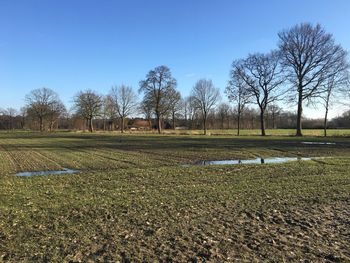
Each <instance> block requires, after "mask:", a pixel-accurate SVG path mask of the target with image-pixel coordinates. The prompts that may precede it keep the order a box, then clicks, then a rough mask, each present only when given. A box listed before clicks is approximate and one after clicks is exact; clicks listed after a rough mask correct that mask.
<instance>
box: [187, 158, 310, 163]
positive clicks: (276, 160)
mask: <svg viewBox="0 0 350 263" xmlns="http://www.w3.org/2000/svg"><path fill="white" fill-rule="evenodd" d="M310 160H311V158H308V157H276V158H267V159H263V158H256V159H251V160H220V161H208V160H207V161H199V162H196V163H194V165H226V164H230V165H235V164H272V163H286V162H292V161H310Z"/></svg>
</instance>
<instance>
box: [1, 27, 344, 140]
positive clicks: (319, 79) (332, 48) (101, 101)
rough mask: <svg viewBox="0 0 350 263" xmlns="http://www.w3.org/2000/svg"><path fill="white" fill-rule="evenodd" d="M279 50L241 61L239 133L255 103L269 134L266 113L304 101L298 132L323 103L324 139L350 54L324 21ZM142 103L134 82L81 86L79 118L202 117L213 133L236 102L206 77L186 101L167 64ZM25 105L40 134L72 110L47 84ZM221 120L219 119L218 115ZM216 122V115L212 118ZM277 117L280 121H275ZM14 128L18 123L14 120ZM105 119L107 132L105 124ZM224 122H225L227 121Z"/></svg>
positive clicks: (233, 85)
mask: <svg viewBox="0 0 350 263" xmlns="http://www.w3.org/2000/svg"><path fill="white" fill-rule="evenodd" d="M278 37H279V42H278V48H277V49H276V50H273V51H271V52H269V53H266V54H262V53H255V54H249V55H248V56H247V57H245V58H243V59H237V60H234V61H233V63H232V68H231V71H230V76H229V81H228V85H227V87H226V89H225V95H226V96H227V98H228V100H229V101H230V102H231V103H232V105H233V106H234V108H235V116H236V120H235V121H236V123H237V134H238V135H239V134H240V128H241V120H242V114H243V113H244V111H245V110H246V108H247V107H248V106H250V105H254V106H255V107H256V108H257V109H258V110H259V119H260V129H261V135H262V136H264V135H265V134H266V132H265V127H266V123H265V122H266V117H267V116H266V115H267V111H270V112H272V115H273V116H274V115H275V114H277V112H278V111H279V107H278V104H280V103H281V101H283V103H285V104H286V103H288V104H289V105H292V104H293V103H294V104H295V105H297V111H296V112H297V114H296V135H297V136H302V116H303V108H304V106H305V105H304V104H305V103H306V104H313V105H316V106H320V105H322V106H323V108H324V110H325V115H324V129H325V136H326V134H327V133H326V132H327V126H328V113H329V110H330V107H331V106H332V104H333V103H334V101H336V98H337V97H339V96H338V95H339V94H344V93H349V73H348V70H349V63H348V61H347V52H346V51H345V50H344V49H343V48H342V47H341V46H340V45H338V44H336V43H335V40H334V38H333V36H332V35H331V34H329V33H327V32H326V31H325V30H324V29H323V28H322V27H321V26H320V25H315V26H313V25H311V24H307V23H306V24H299V25H296V26H294V27H292V28H290V29H287V30H284V31H281V32H280V33H279V34H278ZM138 91H139V92H138V93H142V95H143V97H142V101H141V102H139V101H138V96H137V94H136V93H135V92H134V91H133V89H132V87H130V86H126V85H120V86H113V87H112V88H111V90H110V91H109V93H108V94H107V95H105V96H103V95H100V94H98V93H97V92H95V91H92V90H85V91H81V92H79V93H78V94H76V95H75V96H74V99H73V101H74V107H73V109H72V110H73V111H74V113H75V116H79V117H81V118H83V119H84V120H85V124H86V126H87V127H88V130H89V131H90V132H93V131H94V125H93V123H94V119H97V118H100V119H101V118H102V119H103V120H109V121H108V125H109V126H110V125H111V121H110V120H112V119H119V125H118V126H119V128H120V130H121V132H124V129H125V121H126V119H127V118H128V117H130V116H137V115H139V114H140V113H141V114H143V115H144V117H145V118H146V119H147V120H148V122H149V124H150V126H151V125H152V119H155V120H156V128H157V130H158V133H161V132H162V125H163V124H164V121H165V120H169V119H171V123H172V124H171V126H172V127H173V128H175V127H176V121H177V120H179V119H181V118H182V119H183V120H185V123H187V124H188V123H191V125H192V126H193V125H194V123H195V121H198V120H199V119H200V120H201V127H202V128H203V130H204V134H206V133H207V127H208V117H209V116H213V114H216V116H219V117H218V118H219V119H221V120H222V123H224V119H225V116H227V115H228V112H229V111H230V108H231V106H230V105H227V104H220V105H219V106H218V103H219V102H220V100H221V97H220V92H219V89H218V88H217V87H215V85H214V84H213V82H212V80H210V79H199V80H198V81H197V82H196V83H195V85H194V86H193V88H192V90H191V93H190V96H188V97H187V98H182V97H181V94H180V92H179V91H178V89H177V81H176V79H175V78H174V77H173V76H172V74H171V71H170V69H169V68H168V67H167V66H164V65H163V66H159V67H156V68H154V69H152V70H150V71H149V72H148V73H147V74H146V76H145V79H143V80H141V81H140V82H139V90H138ZM25 101H26V106H25V108H24V109H22V112H23V111H24V112H25V113H26V115H27V116H29V117H30V118H31V120H32V122H33V123H36V124H37V126H38V127H39V129H40V131H43V130H45V129H48V130H52V129H54V127H55V125H56V126H57V120H58V119H59V118H62V117H63V116H65V115H67V109H66V108H65V106H64V105H63V103H62V102H61V100H60V99H59V96H58V95H57V93H56V92H54V91H52V90H50V89H48V88H41V89H36V90H33V91H32V92H30V94H28V95H27V96H26V98H25ZM14 114H15V112H14V110H13V109H7V112H6V114H4V113H3V115H4V116H5V115H6V116H13V115H14ZM218 118H217V117H215V118H214V119H218ZM212 119H213V118H212ZM273 119H274V118H273ZM9 125H10V126H11V125H12V124H11V122H10V123H9ZM106 125H107V123H106V121H104V129H105V128H106ZM222 126H223V125H222Z"/></svg>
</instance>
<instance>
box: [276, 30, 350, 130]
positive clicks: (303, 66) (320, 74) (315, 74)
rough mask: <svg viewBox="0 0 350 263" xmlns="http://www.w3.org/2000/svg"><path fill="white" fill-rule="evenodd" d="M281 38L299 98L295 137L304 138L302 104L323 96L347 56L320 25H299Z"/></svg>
mask: <svg viewBox="0 0 350 263" xmlns="http://www.w3.org/2000/svg"><path fill="white" fill-rule="evenodd" d="M278 36H279V39H280V40H279V48H280V51H281V53H282V56H283V65H284V66H286V68H287V69H288V71H287V76H288V79H289V81H290V82H291V84H292V88H293V90H294V91H295V92H296V94H297V103H298V112H297V129H296V135H297V136H302V113H303V102H304V101H305V100H308V101H310V100H312V99H313V98H315V97H318V96H319V95H320V94H322V93H323V92H324V90H323V88H322V85H323V84H324V83H325V82H326V81H327V79H329V78H330V77H331V75H332V74H334V73H335V72H332V70H331V69H332V68H333V67H334V65H335V64H337V63H339V61H340V60H344V59H345V57H346V52H345V51H344V49H343V48H342V47H341V46H340V45H337V44H335V41H334V38H333V36H332V35H331V34H329V33H326V31H325V30H324V29H323V28H322V27H321V25H319V24H317V25H316V26H313V25H311V24H309V23H304V24H299V25H296V26H294V27H292V28H290V29H287V30H284V31H282V32H280V33H279V34H278Z"/></svg>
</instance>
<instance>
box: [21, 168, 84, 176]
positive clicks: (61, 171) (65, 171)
mask: <svg viewBox="0 0 350 263" xmlns="http://www.w3.org/2000/svg"><path fill="white" fill-rule="evenodd" d="M78 172H79V171H78V170H71V169H67V168H63V170H60V171H39V172H21V173H16V175H17V176H27V177H28V176H37V175H53V174H74V173H78Z"/></svg>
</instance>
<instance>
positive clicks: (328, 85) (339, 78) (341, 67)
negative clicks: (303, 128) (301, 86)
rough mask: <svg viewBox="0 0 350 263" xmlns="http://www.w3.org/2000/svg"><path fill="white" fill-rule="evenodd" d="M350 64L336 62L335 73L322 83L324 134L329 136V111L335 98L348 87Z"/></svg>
mask: <svg viewBox="0 0 350 263" xmlns="http://www.w3.org/2000/svg"><path fill="white" fill-rule="evenodd" d="M348 68H349V64H348V63H347V62H346V61H345V60H343V61H341V60H340V61H339V63H337V64H336V67H335V68H333V69H332V70H333V72H334V73H335V74H331V75H330V76H329V78H328V79H327V80H326V81H325V82H324V83H323V84H322V89H323V90H324V93H322V94H321V95H320V98H321V101H322V104H323V106H324V108H325V115H324V121H323V130H324V136H325V137H326V136H327V125H328V112H329V110H330V108H331V106H332V102H333V100H335V99H336V98H337V97H338V96H339V95H341V94H342V91H343V90H344V89H346V87H347V86H348V84H349V72H348Z"/></svg>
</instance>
